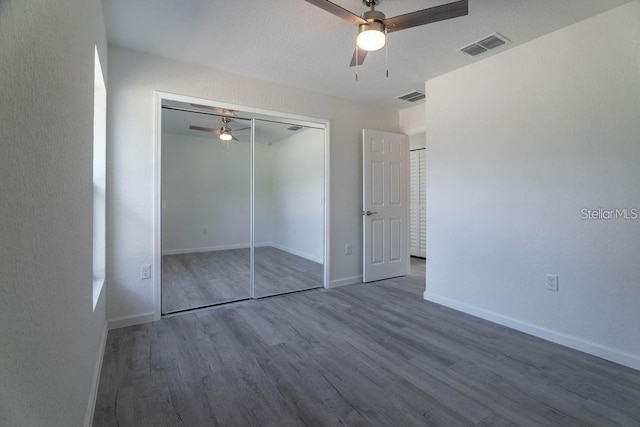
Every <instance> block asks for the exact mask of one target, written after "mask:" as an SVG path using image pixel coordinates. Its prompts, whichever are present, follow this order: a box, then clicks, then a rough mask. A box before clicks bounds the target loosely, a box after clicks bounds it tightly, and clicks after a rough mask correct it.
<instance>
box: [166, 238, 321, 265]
mask: <svg viewBox="0 0 640 427" xmlns="http://www.w3.org/2000/svg"><path fill="white" fill-rule="evenodd" d="M249 247H250V245H249V243H240V244H235V245H223V246H209V247H204V248H183V249H167V250H164V251H162V255H182V254H195V253H199V252H214V251H228V250H232V249H248V248H249ZM255 247H256V248H266V247H272V248H276V249H280V250H281V251H284V252H287V253H290V254H292V255H296V256H299V257H301V258H304V259H308V260H309V261H313V262H317V263H318V264H322V263H323V261H324V260H323V258H322V257H317V256H314V255H311V254H308V253H305V252H301V251H298V250H296V249H292V248H289V247H287V246H283V245H281V244H279V243H275V242H257V243H256V244H255Z"/></svg>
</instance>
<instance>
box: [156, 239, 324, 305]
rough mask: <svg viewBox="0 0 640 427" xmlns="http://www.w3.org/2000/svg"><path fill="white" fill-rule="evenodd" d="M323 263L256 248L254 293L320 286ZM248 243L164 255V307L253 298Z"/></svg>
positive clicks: (263, 293) (266, 293) (281, 291)
mask: <svg viewBox="0 0 640 427" xmlns="http://www.w3.org/2000/svg"><path fill="white" fill-rule="evenodd" d="M323 278H324V269H323V266H322V264H319V263H316V262H313V261H309V260H307V259H305V258H302V257H299V256H296V255H292V254H290V253H287V252H284V251H282V250H280V249H276V248H273V247H259V248H256V249H255V289H256V292H255V294H256V297H258V298H260V297H264V296H268V295H275V294H281V293H285V292H292V291H299V290H303V289H310V288H317V287H321V286H323V284H324V280H323ZM249 296H250V295H249V249H231V250H225V251H212V252H199V253H190V254H180V255H164V256H163V257H162V313H172V312H176V311H181V310H187V309H191V308H197V307H205V306H208V305H213V304H221V303H225V302H229V301H238V300H242V299H247V298H249Z"/></svg>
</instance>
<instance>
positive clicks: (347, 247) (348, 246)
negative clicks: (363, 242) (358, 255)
mask: <svg viewBox="0 0 640 427" xmlns="http://www.w3.org/2000/svg"><path fill="white" fill-rule="evenodd" d="M351 252H352V249H351V244H350V243H347V244H346V245H344V254H345V255H351Z"/></svg>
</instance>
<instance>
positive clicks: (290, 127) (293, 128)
mask: <svg viewBox="0 0 640 427" xmlns="http://www.w3.org/2000/svg"><path fill="white" fill-rule="evenodd" d="M300 129H302V126H295V125H294V126H289V127H288V128H287V130H291V131H294V132H295V131H298V130H300Z"/></svg>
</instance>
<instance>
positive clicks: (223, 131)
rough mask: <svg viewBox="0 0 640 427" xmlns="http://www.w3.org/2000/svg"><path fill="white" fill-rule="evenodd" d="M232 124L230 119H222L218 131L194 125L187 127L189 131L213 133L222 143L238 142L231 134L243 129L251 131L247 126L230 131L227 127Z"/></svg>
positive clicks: (229, 127)
mask: <svg viewBox="0 0 640 427" xmlns="http://www.w3.org/2000/svg"><path fill="white" fill-rule="evenodd" d="M232 122H233V120H231V119H230V118H228V117H222V127H221V128H220V129H213V128H207V127H202V126H195V125H191V126H189V129H191V130H199V131H202V132H209V133H215V134H216V135H219V136H220V139H221V140H223V141H231V140H232V139H233V140H234V141H238V138H236V137H235V136H234V135H233V132H238V131H241V130H245V129H251V126H247V127H244V128H239V129H232V128H231V126H230V125H229V123H232Z"/></svg>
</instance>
